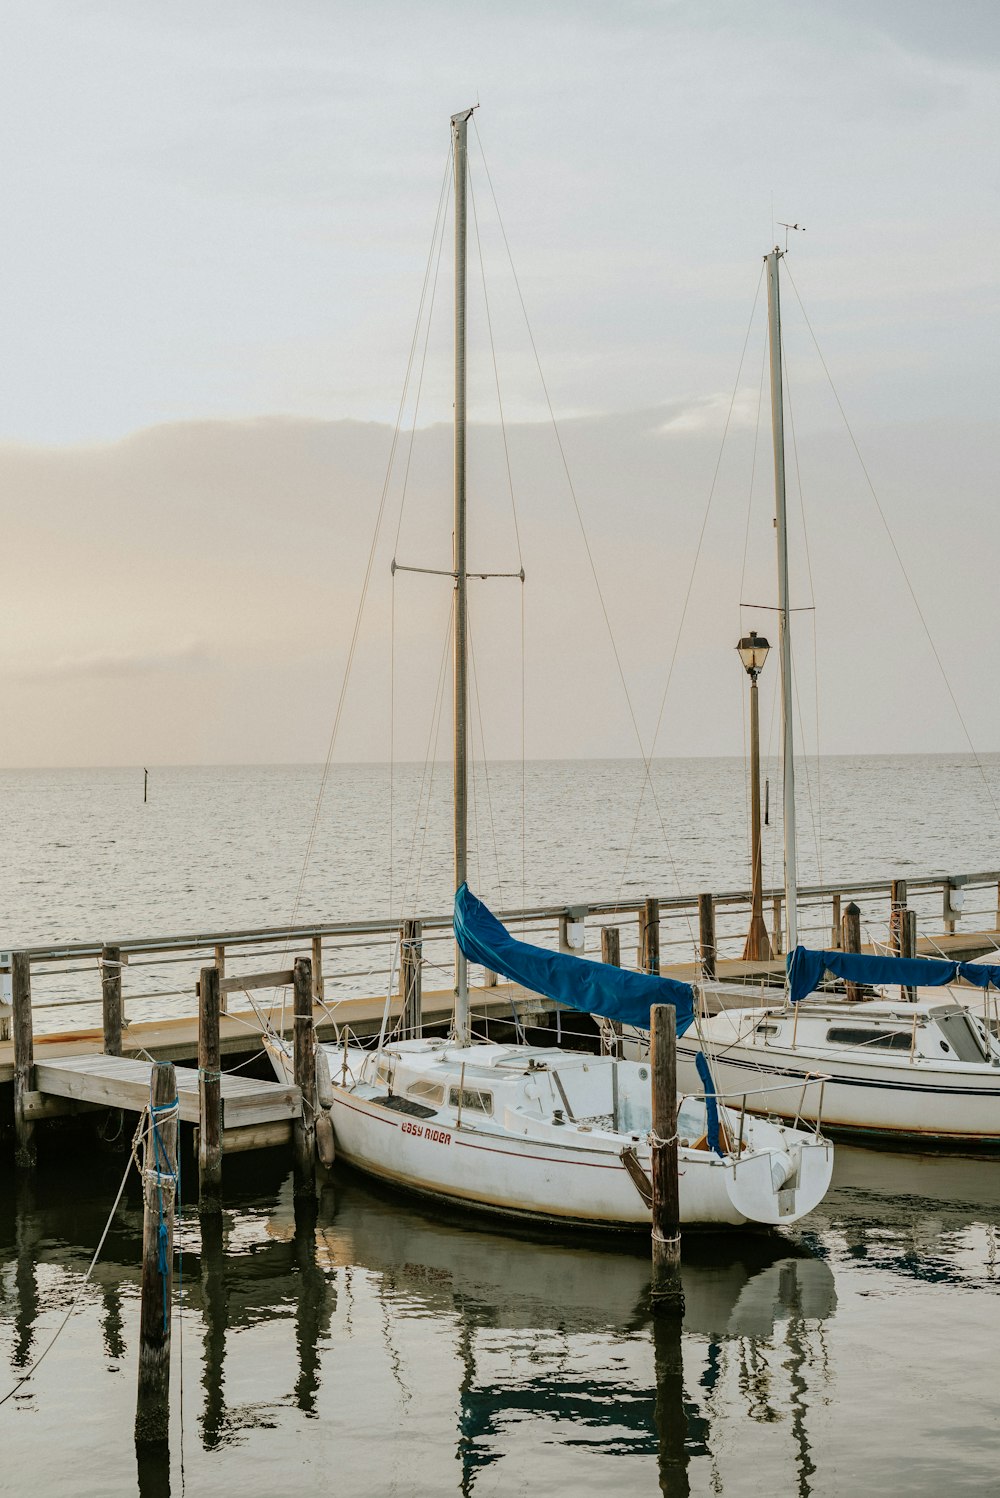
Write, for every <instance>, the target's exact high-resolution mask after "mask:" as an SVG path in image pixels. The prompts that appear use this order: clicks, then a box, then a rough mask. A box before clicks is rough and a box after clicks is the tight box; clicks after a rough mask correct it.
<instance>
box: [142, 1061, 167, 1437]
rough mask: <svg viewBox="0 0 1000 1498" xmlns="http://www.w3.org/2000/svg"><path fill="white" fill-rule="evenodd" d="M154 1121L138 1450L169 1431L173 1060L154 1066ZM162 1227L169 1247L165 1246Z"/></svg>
mask: <svg viewBox="0 0 1000 1498" xmlns="http://www.w3.org/2000/svg"><path fill="white" fill-rule="evenodd" d="M149 1101H150V1119H149V1128H148V1130H147V1132H146V1141H145V1146H144V1148H143V1169H142V1200H143V1219H142V1298H141V1304H140V1311H139V1388H138V1397H137V1399H136V1406H135V1440H136V1445H137V1446H140V1445H148V1444H150V1443H155V1444H157V1445H161V1444H164V1443H165V1442H166V1441H167V1438H168V1435H169V1430H170V1315H171V1311H172V1309H173V1307H172V1299H173V1295H172V1291H173V1270H174V1212H175V1207H176V1194H177V1076H176V1073H175V1072H174V1068H173V1066H172V1065H171V1063H170V1062H169V1061H156V1062H154V1063H153V1072H152V1077H151V1078H150V1088H149ZM161 1228H162V1229H164V1230H165V1235H166V1236H165V1242H163V1243H162V1244H161Z"/></svg>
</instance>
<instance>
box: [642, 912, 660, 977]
mask: <svg viewBox="0 0 1000 1498" xmlns="http://www.w3.org/2000/svg"><path fill="white" fill-rule="evenodd" d="M639 971H640V972H642V973H657V974H658V973H659V971H660V902H659V900H654V899H650V900H647V901H646V902H645V904H644V905H643V906H642V908H641V909H640V911H639Z"/></svg>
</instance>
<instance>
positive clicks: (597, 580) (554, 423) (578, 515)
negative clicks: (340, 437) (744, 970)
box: [473, 116, 694, 941]
mask: <svg viewBox="0 0 1000 1498" xmlns="http://www.w3.org/2000/svg"><path fill="white" fill-rule="evenodd" d="M473 127H474V129H475V132H476V138H477V140H478V141H479V149H480V153H481V154H482V158H483V168H484V171H485V173H486V180H487V182H488V183H489V188H490V194H491V196H492V199H493V206H494V208H495V210H496V215H497V221H498V223H499V226H500V233H501V236H502V238H503V243H504V249H505V250H506V253H507V260H508V263H509V265H510V270H511V275H512V277H513V280H514V287H515V290H516V291H517V297H518V301H519V303H520V307H521V313H522V316H523V317H524V325H525V329H526V331H527V334H528V341H529V343H530V345H531V352H532V356H533V358H534V361H535V368H536V369H537V371H538V378H539V382H540V384H541V387H542V394H543V396H544V398H545V405H546V409H547V411H548V416H549V422H550V424H551V426H552V431H553V435H554V436H555V439H556V446H557V448H558V451H559V459H560V462H561V465H562V469H563V473H564V475H565V478H566V484H567V487H568V489H569V493H570V498H571V499H572V502H573V509H574V511H575V514H576V519H577V524H578V526H579V529H580V535H581V538H582V540H583V545H584V550H585V551H586V554H587V560H588V562H589V564H590V571H591V576H592V577H593V581H594V587H595V590H596V592H597V598H598V602H599V603H600V606H601V613H602V615H603V618H604V624H605V628H606V630H607V634H608V639H609V641H610V644H611V650H612V654H613V655H614V659H615V665H616V667H617V670H618V677H619V680H620V682H621V686H622V692H623V694H624V697H625V702H626V706H627V708H628V713H629V717H630V718H631V720H632V728H633V731H634V733H635V737H636V742H637V744H638V746H639V754H640V757H641V759H642V763H643V768H644V772H645V778H646V781H647V782H648V783H649V789H650V794H651V796H652V798H653V804H654V806H655V807H656V813H657V817H658V819H659V823H660V831H661V833H662V834H663V841H664V845H665V847H666V850H667V856H668V858H669V860H670V863H671V866H672V867H673V871H674V878H675V880H676V879H677V870H676V865H675V864H674V859H673V854H672V852H671V848H670V842H669V840H668V838H667V830H666V826H665V824H664V821H663V814H662V811H661V809H660V804H659V801H658V799H657V796H656V789H655V787H654V786H653V783H652V778H651V776H650V773H649V759H648V758H647V755H646V751H645V748H644V747H643V742H642V734H641V732H640V730H639V724H638V720H637V718H636V714H635V708H634V706H633V704H632V696H631V693H630V692H629V689H628V681H627V679H626V676H625V669H624V666H623V665H622V660H621V655H620V653H619V650H618V643H617V641H616V639H615V635H614V630H613V629H612V627H611V618H610V615H609V614H608V608H607V604H606V602H605V598H604V590H603V589H602V587H601V582H600V577H599V575H598V571H597V564H596V562H595V561H594V554H593V551H592V550H591V546H590V539H589V537H588V535H587V529H586V526H585V525H584V523H583V514H582V512H581V510H580V503H579V500H578V498H577V494H576V487H575V485H574V483H573V477H572V474H571V473H570V468H569V462H568V460H567V457H566V450H565V447H564V445H563V440H562V432H561V431H560V429H559V424H558V422H557V421H556V415H555V411H554V409H553V406H552V398H551V396H550V395H549V388H548V384H547V383H546V379H545V375H544V372H543V370H542V363H541V359H540V357H539V353H538V347H537V344H536V343H535V335H534V332H533V330H532V327H531V322H530V320H529V318H528V309H527V305H526V303H525V300H524V293H523V291H522V290H521V283H520V281H519V279H518V275H517V270H516V268H515V266H514V257H513V254H512V252H511V248H510V242H509V240H508V238H507V230H506V228H505V226H504V222H503V219H502V217H501V214H500V206H499V204H498V202H497V196H496V190H495V188H494V186H493V178H492V176H491V175H490V169H489V165H488V163H487V160H486V154H485V152H484V151H483V144H482V139H481V137H480V135H479V126H478V125H477V124H476V121H475V116H473ZM637 820H638V818H637ZM622 884H624V874H623V876H622ZM688 924H689V926H690V918H689V920H688ZM691 939H692V941H693V939H694V935H693V930H692V932H691Z"/></svg>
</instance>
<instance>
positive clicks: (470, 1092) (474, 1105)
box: [448, 1087, 493, 1115]
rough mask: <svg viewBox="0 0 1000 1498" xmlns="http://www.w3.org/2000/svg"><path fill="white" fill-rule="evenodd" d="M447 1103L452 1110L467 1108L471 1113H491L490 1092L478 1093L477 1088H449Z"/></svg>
mask: <svg viewBox="0 0 1000 1498" xmlns="http://www.w3.org/2000/svg"><path fill="white" fill-rule="evenodd" d="M460 1098H461V1102H459V1099H460ZM448 1101H449V1103H450V1104H451V1106H452V1107H453V1108H459V1107H460V1108H462V1109H466V1108H468V1109H469V1110H470V1111H471V1112H473V1113H489V1114H491V1115H492V1113H493V1094H492V1092H480V1091H479V1088H478V1087H463V1088H461V1089H459V1088H458V1087H451V1088H449V1089H448Z"/></svg>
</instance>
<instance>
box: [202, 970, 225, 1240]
mask: <svg viewBox="0 0 1000 1498" xmlns="http://www.w3.org/2000/svg"><path fill="white" fill-rule="evenodd" d="M219 991H220V979H219V969H218V966H215V967H203V968H202V970H201V978H200V980H199V982H198V1211H199V1213H200V1214H202V1215H207V1216H210V1215H215V1214H218V1213H219V1212H221V1211H222V1124H223V1120H222V1054H221V1046H220V1043H219V1011H220V1003H219Z"/></svg>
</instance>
